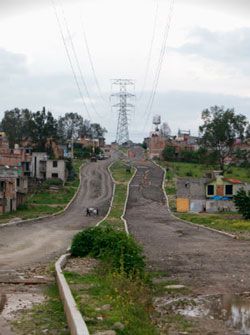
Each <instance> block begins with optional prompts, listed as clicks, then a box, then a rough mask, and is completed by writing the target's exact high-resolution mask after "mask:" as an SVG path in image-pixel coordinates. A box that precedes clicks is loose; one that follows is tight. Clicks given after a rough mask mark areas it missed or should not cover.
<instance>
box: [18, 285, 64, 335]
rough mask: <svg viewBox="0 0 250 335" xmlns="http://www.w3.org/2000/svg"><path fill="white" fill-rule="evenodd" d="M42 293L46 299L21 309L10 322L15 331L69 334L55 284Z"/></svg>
mask: <svg viewBox="0 0 250 335" xmlns="http://www.w3.org/2000/svg"><path fill="white" fill-rule="evenodd" d="M44 293H45V296H46V300H45V301H44V302H43V303H40V304H38V305H35V306H33V307H32V308H31V309H28V310H23V311H22V312H21V314H20V315H18V316H17V317H16V319H15V321H14V322H13V323H12V326H13V328H14V330H15V333H17V334H18V335H27V334H33V335H40V334H54V335H70V332H69V330H68V326H67V321H66V317H65V315H64V310H63V304H62V302H61V300H60V297H59V292H58V288H57V286H56V285H55V284H53V285H51V286H49V287H47V288H46V290H45V292H44Z"/></svg>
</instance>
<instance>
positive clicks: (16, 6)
mask: <svg viewBox="0 0 250 335" xmlns="http://www.w3.org/2000/svg"><path fill="white" fill-rule="evenodd" d="M72 1H80V0H63V2H71V3H72ZM83 1H85V2H87V1H94V0H83ZM95 1H100V2H101V1H103V0H95ZM148 1H149V0H148ZM163 1H165V0H163ZM178 3H183V4H186V3H187V0H178ZM189 3H190V4H193V5H196V6H197V7H205V8H210V9H216V10H220V11H223V12H225V13H228V12H229V13H233V14H240V15H243V16H248V15H249V10H250V1H249V0H209V1H208V0H189ZM48 5H51V0H1V3H0V16H6V15H12V14H13V13H16V12H20V11H26V10H28V9H32V10H35V9H37V8H39V7H44V6H48Z"/></svg>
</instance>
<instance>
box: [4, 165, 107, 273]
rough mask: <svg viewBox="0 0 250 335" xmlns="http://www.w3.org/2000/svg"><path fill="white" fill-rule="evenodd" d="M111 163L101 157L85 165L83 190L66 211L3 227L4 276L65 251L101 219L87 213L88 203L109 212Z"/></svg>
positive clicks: (102, 211)
mask: <svg viewBox="0 0 250 335" xmlns="http://www.w3.org/2000/svg"><path fill="white" fill-rule="evenodd" d="M109 164H110V161H98V162H96V163H90V164H87V165H86V166H85V167H84V168H83V169H82V171H81V176H82V183H81V188H80V192H79V194H78V196H77V198H76V199H75V201H74V202H73V204H72V205H71V207H70V208H69V209H68V211H67V212H66V213H65V214H63V215H60V216H57V217H53V218H49V219H44V220H42V221H38V222H30V223H24V224H23V223H22V224H18V225H14V226H9V227H3V228H0V269H1V272H0V279H1V278H3V277H4V276H6V274H8V273H13V270H22V271H23V269H25V268H26V267H28V268H30V267H32V266H37V265H38V264H44V263H48V262H50V261H53V260H54V259H55V258H56V257H58V255H60V254H62V253H63V252H65V250H66V249H67V247H68V246H69V244H70V241H71V239H72V236H73V235H74V234H75V233H76V232H77V231H78V230H80V229H82V228H84V227H86V226H89V225H93V224H94V223H95V222H97V220H99V219H100V217H86V216H85V208H86V207H88V206H97V207H98V208H99V210H100V215H101V216H102V215H104V214H105V213H106V211H107V209H108V206H109V201H110V199H111V195H112V181H111V178H110V175H109V173H108V171H107V166H108V165H109Z"/></svg>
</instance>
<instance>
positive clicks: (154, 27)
mask: <svg viewBox="0 0 250 335" xmlns="http://www.w3.org/2000/svg"><path fill="white" fill-rule="evenodd" d="M158 14H159V0H156V10H155V17H154V24H153V34H152V38H151V43H150V47H149V53H148V58H147V64H146V71H145V76H144V79H143V85H142V89H141V93H140V95H139V99H138V100H141V99H142V97H143V95H144V90H145V87H146V83H147V79H148V74H149V66H150V63H151V58H152V51H153V45H154V41H155V35H156V27H157V19H158Z"/></svg>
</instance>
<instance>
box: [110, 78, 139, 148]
mask: <svg viewBox="0 0 250 335" xmlns="http://www.w3.org/2000/svg"><path fill="white" fill-rule="evenodd" d="M115 85H117V86H118V92H116V93H113V94H111V101H112V100H114V99H116V100H118V103H115V104H113V105H112V108H116V110H117V112H118V122H117V131H116V142H117V143H118V144H119V145H121V144H123V143H125V142H128V141H129V131H128V116H129V113H130V112H131V110H133V109H134V108H135V105H134V104H132V103H130V102H129V101H130V100H131V99H134V97H135V94H132V93H129V92H128V89H127V88H128V87H129V86H132V87H134V86H135V83H134V81H133V80H130V79H114V80H112V90H113V88H114V86H115Z"/></svg>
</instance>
